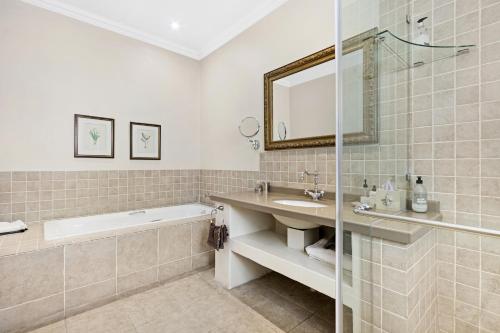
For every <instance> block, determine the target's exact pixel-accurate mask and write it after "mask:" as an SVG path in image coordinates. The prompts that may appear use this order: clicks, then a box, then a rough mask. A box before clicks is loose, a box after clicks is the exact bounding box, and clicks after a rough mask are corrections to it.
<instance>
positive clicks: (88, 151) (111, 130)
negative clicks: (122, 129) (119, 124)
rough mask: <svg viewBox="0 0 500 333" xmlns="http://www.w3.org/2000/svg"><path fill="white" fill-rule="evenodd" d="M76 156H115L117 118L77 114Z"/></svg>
mask: <svg viewBox="0 0 500 333" xmlns="http://www.w3.org/2000/svg"><path fill="white" fill-rule="evenodd" d="M74 157H75V158H114V157H115V120H114V119H112V118H103V117H96V116H88V115H82V114H75V116H74Z"/></svg>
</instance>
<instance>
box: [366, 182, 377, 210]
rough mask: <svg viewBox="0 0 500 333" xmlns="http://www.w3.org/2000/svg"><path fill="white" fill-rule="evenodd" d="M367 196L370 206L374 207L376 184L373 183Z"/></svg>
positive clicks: (375, 204) (375, 203)
mask: <svg viewBox="0 0 500 333" xmlns="http://www.w3.org/2000/svg"><path fill="white" fill-rule="evenodd" d="M368 198H369V199H368V201H369V205H370V207H372V208H375V207H376V206H377V186H375V185H373V187H372V190H371V191H370V194H369V196H368Z"/></svg>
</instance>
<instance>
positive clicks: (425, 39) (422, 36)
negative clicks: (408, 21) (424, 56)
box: [414, 16, 430, 45]
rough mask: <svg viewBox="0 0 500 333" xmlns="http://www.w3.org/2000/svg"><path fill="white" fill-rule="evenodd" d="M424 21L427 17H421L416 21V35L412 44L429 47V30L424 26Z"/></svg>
mask: <svg viewBox="0 0 500 333" xmlns="http://www.w3.org/2000/svg"><path fill="white" fill-rule="evenodd" d="M426 19H427V16H425V17H422V18H420V19H419V20H418V21H417V33H416V36H415V39H414V42H415V43H416V44H420V45H429V43H430V36H429V30H428V29H427V27H426V26H425V20H426Z"/></svg>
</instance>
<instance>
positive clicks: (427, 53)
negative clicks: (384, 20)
mask: <svg viewBox="0 0 500 333" xmlns="http://www.w3.org/2000/svg"><path fill="white" fill-rule="evenodd" d="M377 40H378V41H379V43H380V44H381V45H382V46H384V49H385V50H386V51H388V52H389V54H390V55H392V56H393V58H395V59H396V61H395V62H396V63H397V64H395V70H402V69H409V68H415V67H420V66H423V65H425V64H430V63H432V62H436V61H440V60H444V59H448V58H453V57H456V56H459V55H462V54H467V53H469V52H470V51H471V49H472V48H474V47H475V45H473V44H470V45H425V44H416V43H412V42H410V41H407V40H405V39H403V38H400V37H398V36H396V35H395V34H393V33H392V32H391V31H389V30H384V31H381V32H379V33H378V34H377ZM384 58H385V56H384ZM410 59H411V60H410Z"/></svg>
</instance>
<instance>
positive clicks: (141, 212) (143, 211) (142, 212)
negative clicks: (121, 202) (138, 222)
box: [128, 210, 146, 215]
mask: <svg viewBox="0 0 500 333" xmlns="http://www.w3.org/2000/svg"><path fill="white" fill-rule="evenodd" d="M137 214H146V211H145V210H136V211H135V212H130V213H128V215H137Z"/></svg>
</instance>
